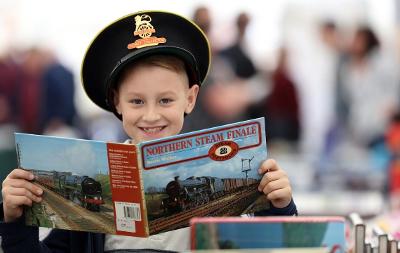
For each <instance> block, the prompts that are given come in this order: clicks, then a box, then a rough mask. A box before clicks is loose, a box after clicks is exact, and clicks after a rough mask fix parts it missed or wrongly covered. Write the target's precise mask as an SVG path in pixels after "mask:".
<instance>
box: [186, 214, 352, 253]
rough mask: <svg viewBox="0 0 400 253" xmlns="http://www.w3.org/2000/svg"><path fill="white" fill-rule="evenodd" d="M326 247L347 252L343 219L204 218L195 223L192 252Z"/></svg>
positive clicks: (192, 231)
mask: <svg viewBox="0 0 400 253" xmlns="http://www.w3.org/2000/svg"><path fill="white" fill-rule="evenodd" d="M310 247H326V248H327V249H328V252H331V253H344V252H346V245H345V219H344V218H343V217H336V216H332V217H329V216H326V217H323V216H321V217H317V216H315V217H306V216H303V217H295V216H294V217H293V216H290V217H253V218H243V217H203V218H194V219H192V220H191V248H192V250H209V249H214V250H215V249H266V248H310Z"/></svg>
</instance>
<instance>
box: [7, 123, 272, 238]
mask: <svg viewBox="0 0 400 253" xmlns="http://www.w3.org/2000/svg"><path fill="white" fill-rule="evenodd" d="M15 139H16V148H17V155H18V163H19V167H21V168H23V169H26V170H30V171H32V172H33V173H34V174H35V183H36V184H38V185H40V186H41V187H42V188H43V189H44V192H45V193H44V196H43V201H42V203H40V204H34V205H33V207H31V208H27V210H26V222H27V224H28V225H36V226H43V227H51V228H61V229H68V230H79V231H90V232H100V233H109V234H119V235H129V236H137V237H146V236H149V235H152V234H157V233H160V232H165V231H169V230H174V229H178V228H181V227H185V226H188V225H189V220H190V219H191V218H193V217H202V216H237V215H240V214H242V213H248V212H254V211H258V210H261V209H267V208H269V202H268V201H267V200H266V198H265V197H264V196H263V195H262V194H261V193H260V192H258V190H257V186H258V184H259V181H260V178H261V176H260V175H258V168H259V166H260V164H261V162H263V161H264V160H265V159H266V158H267V148H266V142H265V130H264V118H259V119H254V120H249V121H244V122H238V123H234V124H229V125H224V126H219V127H215V128H210V129H205V130H201V131H196V132H191V133H186V134H181V135H176V136H171V137H168V138H163V139H158V140H153V141H148V142H143V143H140V144H137V145H133V144H122V143H106V142H100V141H90V140H81V139H68V138H60V137H50V136H39V135H31V134H20V133H17V134H16V135H15Z"/></svg>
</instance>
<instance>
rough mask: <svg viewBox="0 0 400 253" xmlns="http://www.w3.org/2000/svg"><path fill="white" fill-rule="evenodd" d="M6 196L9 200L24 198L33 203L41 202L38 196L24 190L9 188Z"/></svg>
mask: <svg viewBox="0 0 400 253" xmlns="http://www.w3.org/2000/svg"><path fill="white" fill-rule="evenodd" d="M7 194H8V196H9V197H10V198H15V197H24V196H25V197H27V198H29V199H30V200H32V201H35V202H40V201H41V200H42V199H41V198H40V197H39V196H36V195H35V194H34V193H32V192H31V191H29V190H28V189H25V188H10V189H8V191H7Z"/></svg>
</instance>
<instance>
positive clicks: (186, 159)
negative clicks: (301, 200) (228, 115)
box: [140, 118, 269, 234]
mask: <svg viewBox="0 0 400 253" xmlns="http://www.w3.org/2000/svg"><path fill="white" fill-rule="evenodd" d="M140 152H141V157H142V161H143V164H142V166H143V171H142V181H143V187H144V191H145V200H146V207H147V215H148V217H147V218H148V222H149V231H150V234H156V233H160V232H165V231H168V230H172V229H177V228H181V227H184V226H188V225H189V220H190V219H191V218H192V217H202V216H238V215H240V214H243V213H252V212H254V211H259V210H262V209H267V208H269V202H268V201H267V199H266V198H265V196H263V195H262V194H261V193H260V192H259V191H258V190H257V187H258V184H259V181H260V178H261V176H260V175H259V174H258V168H259V167H260V165H261V163H262V162H263V161H264V160H265V159H266V158H267V147H266V141H265V130H264V118H259V119H254V120H249V121H244V122H239V123H234V124H229V125H224V126H219V127H215V128H211V129H206V130H201V131H197V132H192V133H187V134H182V135H178V136H173V137H169V138H165V139H160V140H154V141H149V142H144V143H141V144H140Z"/></svg>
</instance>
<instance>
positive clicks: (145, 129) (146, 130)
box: [143, 127, 162, 133]
mask: <svg viewBox="0 0 400 253" xmlns="http://www.w3.org/2000/svg"><path fill="white" fill-rule="evenodd" d="M161 129H162V127H151V128H150V127H143V130H144V131H145V132H148V133H156V132H159V131H161Z"/></svg>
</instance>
